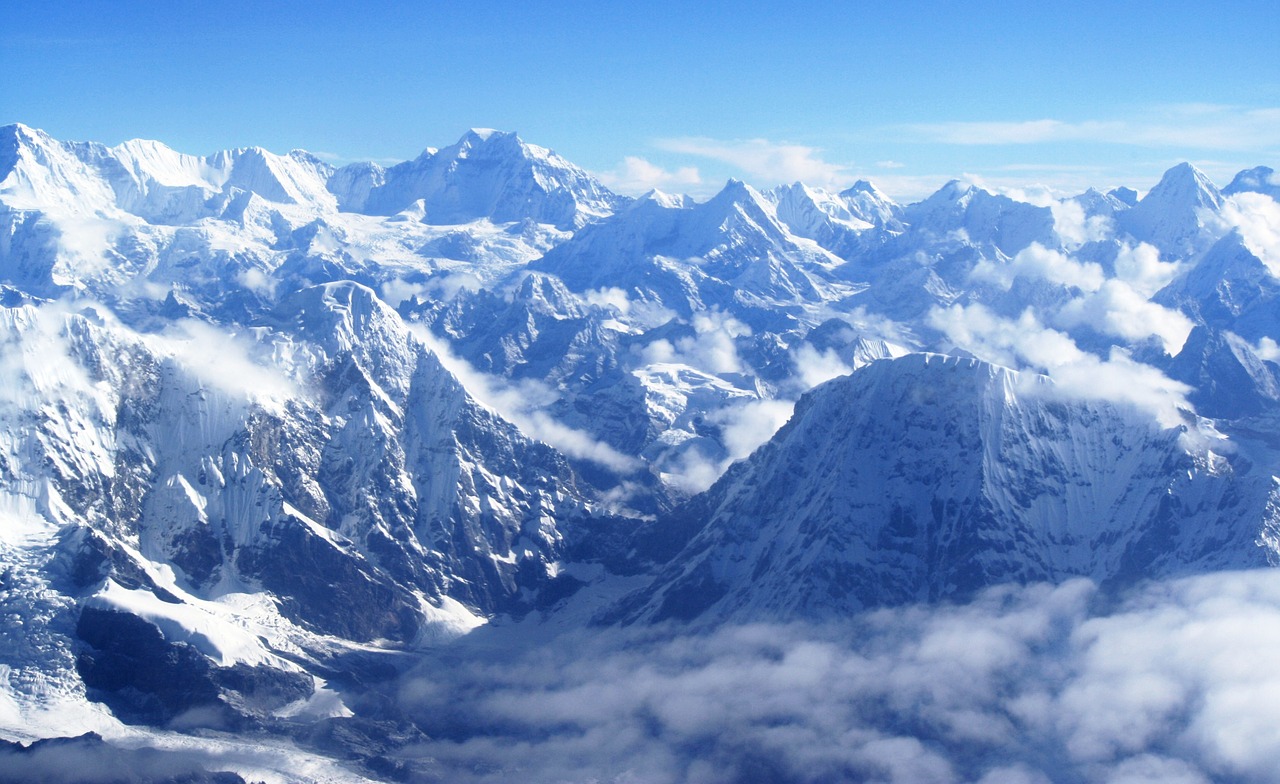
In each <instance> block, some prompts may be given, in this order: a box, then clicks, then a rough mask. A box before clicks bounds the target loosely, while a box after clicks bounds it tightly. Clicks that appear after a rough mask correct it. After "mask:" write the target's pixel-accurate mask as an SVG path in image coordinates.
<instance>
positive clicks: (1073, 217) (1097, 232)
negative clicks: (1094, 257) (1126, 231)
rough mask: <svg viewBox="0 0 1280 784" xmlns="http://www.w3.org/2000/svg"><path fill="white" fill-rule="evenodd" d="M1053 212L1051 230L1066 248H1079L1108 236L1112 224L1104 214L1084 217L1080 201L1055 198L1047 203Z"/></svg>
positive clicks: (1112, 228) (1111, 229) (1112, 227)
mask: <svg viewBox="0 0 1280 784" xmlns="http://www.w3.org/2000/svg"><path fill="white" fill-rule="evenodd" d="M1049 209H1050V210H1051V211H1052V212H1053V231H1054V233H1055V234H1057V235H1058V238H1059V239H1061V240H1062V242H1063V244H1064V245H1065V246H1067V247H1068V248H1079V247H1080V246H1081V245H1084V244H1085V243H1086V242H1098V241H1099V240H1104V239H1106V238H1107V237H1109V236H1110V235H1111V234H1112V233H1113V231H1114V224H1113V222H1112V220H1111V219H1110V218H1108V217H1107V216H1105V215H1093V216H1089V217H1086V216H1085V214H1084V207H1082V206H1081V205H1080V202H1078V201H1073V200H1071V199H1055V200H1053V202H1052V203H1050V204H1049Z"/></svg>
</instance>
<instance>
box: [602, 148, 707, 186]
mask: <svg viewBox="0 0 1280 784" xmlns="http://www.w3.org/2000/svg"><path fill="white" fill-rule="evenodd" d="M596 177H598V178H599V179H600V182H602V183H604V184H605V185H606V186H608V187H609V188H612V189H613V190H615V191H617V192H619V193H625V194H628V195H639V194H641V193H646V192H648V191H651V190H654V189H655V188H656V189H658V190H667V191H680V190H682V189H685V188H690V187H694V186H697V185H701V184H702V176H701V175H700V174H699V173H698V168H697V167H696V166H681V167H680V168H678V169H674V170H667V169H664V168H662V167H661V166H658V165H657V164H654V163H650V162H649V161H648V160H646V159H644V158H639V157H636V156H634V155H628V156H627V157H626V158H624V159H623V160H622V163H621V164H620V165H619V166H618V168H616V169H614V170H613V171H606V172H597V173H596Z"/></svg>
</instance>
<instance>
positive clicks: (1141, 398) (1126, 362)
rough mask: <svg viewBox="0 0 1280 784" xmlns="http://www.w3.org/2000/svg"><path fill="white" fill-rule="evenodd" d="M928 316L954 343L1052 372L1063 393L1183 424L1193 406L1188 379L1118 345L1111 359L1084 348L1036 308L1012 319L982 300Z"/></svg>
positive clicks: (1014, 364) (1011, 363) (998, 359)
mask: <svg viewBox="0 0 1280 784" xmlns="http://www.w3.org/2000/svg"><path fill="white" fill-rule="evenodd" d="M928 321H929V324H930V325H931V326H933V327H934V328H935V329H938V330H939V331H941V332H942V333H943V334H945V335H946V336H947V338H948V339H949V340H950V341H951V342H952V343H954V344H955V345H957V346H959V347H961V348H963V349H965V350H967V351H970V352H972V353H973V354H974V355H976V356H978V357H980V358H982V359H985V360H987V361H988V362H994V363H996V364H1000V365H1005V366H1006V367H1012V368H1018V369H1023V368H1029V369H1031V370H1035V371H1037V372H1041V373H1045V374H1047V375H1048V376H1049V377H1050V378H1052V379H1053V380H1054V382H1055V385H1054V388H1053V389H1054V391H1055V392H1056V393H1058V394H1063V395H1066V396H1068V397H1072V398H1076V399H1081V400H1105V401H1109V402H1111V403H1114V404H1119V405H1125V406H1130V407H1132V408H1134V409H1136V410H1138V411H1141V412H1143V413H1145V414H1147V415H1149V416H1152V417H1154V418H1155V420H1156V421H1157V422H1159V423H1160V425H1161V426H1162V427H1175V426H1177V425H1179V424H1182V423H1183V422H1184V419H1185V417H1184V415H1183V414H1182V411H1184V410H1191V408H1192V406H1191V404H1190V403H1188V402H1187V399H1186V395H1187V394H1188V393H1189V392H1190V391H1191V390H1190V387H1188V386H1187V385H1185V384H1182V383H1180V382H1177V381H1174V380H1172V379H1170V378H1168V377H1166V376H1165V375H1164V374H1162V373H1161V372H1160V371H1159V370H1157V369H1155V368H1153V367H1151V366H1150V365H1144V364H1141V363H1139V362H1134V361H1133V360H1132V359H1130V358H1129V357H1128V355H1127V354H1125V353H1124V352H1123V351H1120V350H1118V349H1113V350H1112V352H1111V356H1110V357H1109V358H1108V359H1106V360H1103V359H1099V358H1098V357H1096V356H1094V355H1093V354H1089V353H1087V352H1084V351H1081V350H1080V348H1079V347H1078V346H1077V345H1076V344H1075V341H1073V340H1072V339H1071V338H1070V337H1069V336H1068V335H1066V334H1065V333H1063V332H1058V331H1057V330H1054V329H1049V328H1047V327H1045V326H1043V325H1042V324H1041V323H1040V321H1039V319H1037V318H1036V316H1035V314H1034V313H1033V312H1032V311H1031V310H1027V311H1024V312H1023V314H1022V315H1021V316H1020V317H1019V318H1018V319H1016V320H1012V319H1005V318H1001V317H1000V316H997V315H996V314H994V313H992V312H991V311H990V310H988V309H986V308H985V307H983V306H981V305H969V306H961V305H953V306H951V307H949V308H937V307H935V308H934V309H933V310H932V311H930V313H929V317H928Z"/></svg>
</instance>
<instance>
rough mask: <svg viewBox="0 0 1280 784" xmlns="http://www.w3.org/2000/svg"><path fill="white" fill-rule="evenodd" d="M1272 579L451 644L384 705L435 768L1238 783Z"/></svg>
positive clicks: (1272, 735) (470, 777)
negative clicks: (533, 643)
mask: <svg viewBox="0 0 1280 784" xmlns="http://www.w3.org/2000/svg"><path fill="white" fill-rule="evenodd" d="M1278 644H1280V573H1277V572H1274V571H1269V570H1268V571H1258V572H1238V573H1224V574H1215V575H1208V576H1202V577H1196V578H1193V579H1188V580H1183V581H1175V582H1169V583H1162V584H1155V585H1152V586H1149V587H1147V588H1145V589H1142V590H1140V591H1138V592H1137V593H1136V595H1133V596H1131V597H1129V598H1128V599H1127V600H1125V601H1122V602H1120V603H1118V604H1109V597H1106V596H1105V595H1102V594H1101V593H1100V592H1099V591H1098V590H1097V589H1096V587H1095V586H1094V585H1093V584H1092V583H1089V582H1087V581H1084V580H1078V581H1073V582H1069V583H1066V584H1064V585H1060V586H1049V585H1032V586H1028V587H1000V588H995V589H992V590H989V591H988V592H986V593H985V594H983V595H982V596H980V597H979V598H978V599H976V600H975V601H974V602H972V603H970V604H967V605H962V606H942V607H926V606H920V607H907V608H898V609H890V610H881V611H877V612H873V613H869V614H866V615H862V616H859V617H856V618H853V619H850V620H849V621H848V622H847V623H839V624H828V625H808V624H800V623H796V624H781V625H771V624H754V625H746V626H731V627H725V628H720V629H716V630H712V631H702V632H690V631H688V630H683V631H681V630H677V629H669V628H668V629H644V630H631V631H605V632H597V633H594V634H587V633H574V634H573V635H570V636H567V637H564V638H561V639H560V640H558V641H555V642H552V643H551V644H549V645H545V646H540V647H535V648H532V649H529V650H528V651H527V652H526V653H525V654H524V655H521V656H518V657H517V658H515V659H514V660H511V659H509V658H501V657H499V656H498V655H496V654H492V653H491V654H487V655H486V654H485V653H484V652H483V650H481V649H480V648H477V649H474V650H473V649H467V650H465V651H460V652H459V656H458V658H459V659H460V660H461V663H460V664H459V663H455V667H456V669H454V670H453V671H452V672H450V673H448V674H443V673H442V672H441V671H440V670H439V669H438V665H437V664H434V663H433V664H429V665H427V666H425V667H423V668H422V670H421V671H419V672H418V673H417V674H415V675H414V676H413V677H411V678H409V679H408V680H406V681H405V682H404V683H403V688H402V689H401V693H400V699H401V703H402V705H403V706H404V707H405V708H406V709H407V710H408V711H409V712H410V714H411V715H412V716H413V717H414V719H415V721H417V722H419V723H420V724H421V726H422V728H423V729H424V730H426V731H427V732H428V734H430V735H431V736H432V737H433V738H435V739H434V740H432V741H431V742H429V743H427V744H425V745H423V746H421V747H417V748H414V749H412V750H411V751H410V753H411V754H413V755H415V756H429V757H431V758H434V759H435V760H437V762H438V763H439V764H440V765H441V767H442V768H443V769H444V771H445V775H446V777H447V778H448V779H449V780H452V781H463V782H467V781H470V782H483V781H510V780H514V779H517V778H518V779H519V780H521V781H529V782H553V781H601V782H630V781H644V782H673V783H674V782H742V781H771V782H818V781H878V782H920V781H931V782H962V781H963V782H986V783H987V784H995V782H1005V783H1007V784H1012V783H1013V782H1085V781H1127V782H1157V781H1159V782H1169V781H1176V782H1208V781H1219V780H1235V781H1243V782H1255V781H1256V782H1263V781H1274V780H1275V779H1276V777H1277V776H1280V732H1277V731H1276V729H1275V728H1276V727H1277V726H1280V699H1277V697H1280V674H1277V673H1276V672H1274V668H1269V667H1267V666H1265V662H1267V661H1269V660H1270V658H1271V652H1273V651H1274V650H1275V649H1276V646H1277V645H1278Z"/></svg>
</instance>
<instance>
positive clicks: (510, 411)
mask: <svg viewBox="0 0 1280 784" xmlns="http://www.w3.org/2000/svg"><path fill="white" fill-rule="evenodd" d="M409 329H410V331H411V332H412V333H413V334H414V335H415V336H416V337H417V338H418V339H419V340H421V341H422V342H423V343H424V344H425V345H426V346H427V347H428V348H430V349H431V350H432V351H433V352H434V353H435V355H436V357H437V358H438V359H439V360H440V364H442V365H444V367H445V369H446V370H448V371H449V372H450V373H452V374H453V375H454V376H455V377H456V378H457V379H458V381H459V383H461V384H462V386H463V387H464V388H465V389H466V390H467V392H468V394H470V395H471V396H472V397H473V398H475V399H476V400H477V401H479V402H480V403H481V404H483V405H486V406H488V407H489V408H491V409H493V410H494V411H496V412H497V413H498V414H499V415H500V416H502V417H503V418H504V419H506V420H507V421H509V422H511V423H512V424H514V425H515V426H516V427H518V428H520V430H521V431H523V432H524V434H525V435H527V436H529V437H530V438H534V439H537V440H539V441H542V442H543V443H546V444H550V445H551V446H553V447H555V448H556V449H559V450H560V451H561V452H563V453H564V454H566V455H568V456H569V457H572V458H576V459H579V460H588V461H591V462H593V463H596V464H597V465H601V466H604V467H605V468H608V469H609V470H611V471H615V472H617V473H620V474H628V473H633V472H635V471H636V470H638V469H639V468H640V463H639V461H638V460H636V459H635V458H632V457H628V456H627V455H624V454H622V453H621V452H618V451H617V450H616V449H614V448H613V447H611V446H609V445H608V444H606V443H604V442H603V441H598V440H596V439H595V438H593V437H592V436H591V435H590V434H589V433H587V432H585V431H583V430H577V429H575V428H572V427H569V426H568V425H566V424H564V423H563V422H560V421H559V420H557V419H555V418H554V417H552V416H551V415H550V414H548V413H547V411H546V407H547V406H548V405H550V404H551V403H552V402H554V401H555V399H556V397H557V393H556V392H555V390H553V389H551V388H550V387H548V386H547V385H546V384H544V383H541V382H538V381H533V380H526V381H523V382H511V381H508V380H506V379H504V378H501V377H499V376H492V375H489V374H487V373H482V372H480V371H479V370H476V369H475V368H474V367H472V366H471V364H470V363H469V362H467V361H466V360H465V359H463V358H462V357H459V356H458V355H456V354H454V353H453V351H452V349H451V348H450V346H449V344H448V343H446V342H445V341H444V340H442V339H441V338H439V337H437V336H436V335H434V334H433V333H432V332H431V330H429V329H427V328H426V327H425V326H423V325H421V324H416V323H415V324H410V325H409Z"/></svg>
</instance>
